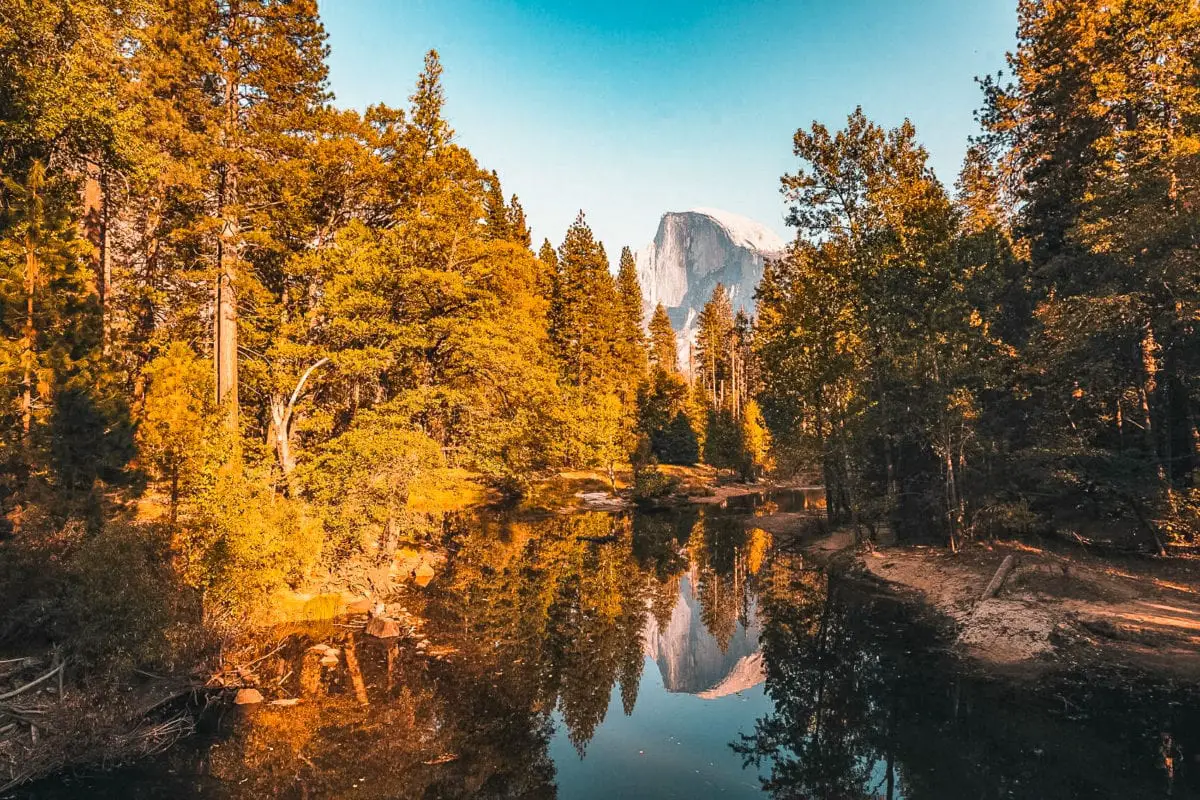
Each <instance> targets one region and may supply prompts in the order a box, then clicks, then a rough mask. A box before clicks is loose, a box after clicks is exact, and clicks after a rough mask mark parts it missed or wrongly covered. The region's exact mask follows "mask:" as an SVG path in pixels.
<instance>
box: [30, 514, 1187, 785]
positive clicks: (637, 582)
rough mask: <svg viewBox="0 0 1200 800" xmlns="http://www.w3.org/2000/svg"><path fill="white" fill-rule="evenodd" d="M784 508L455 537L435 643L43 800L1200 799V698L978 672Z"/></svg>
mask: <svg viewBox="0 0 1200 800" xmlns="http://www.w3.org/2000/svg"><path fill="white" fill-rule="evenodd" d="M763 502H769V503H773V504H774V505H775V507H776V508H780V509H781V510H782V509H783V508H784V506H787V508H786V510H789V511H794V510H797V509H799V508H803V507H804V503H805V502H806V501H805V500H804V498H803V496H791V497H776V498H768V499H767V500H766V501H763V500H759V501H757V504H756V503H754V502H751V501H739V503H735V504H734V505H736V506H738V507H737V508H733V509H730V508H725V509H721V508H705V509H702V510H696V509H684V510H677V511H672V512H669V513H652V514H640V513H639V514H635V515H610V514H603V513H586V514H578V515H570V516H553V517H548V518H541V519H534V520H521V519H511V518H503V517H486V516H485V517H481V518H473V517H458V518H455V519H452V520H448V521H447V524H446V525H445V526H443V533H442V536H443V541H441V542H440V543H439V544H440V545H441V546H443V547H444V548H445V549H446V550H447V551H448V559H447V561H446V564H445V566H444V568H443V570H442V572H441V573H440V574H439V576H438V577H437V579H436V580H434V581H433V582H432V583H431V584H430V585H429V586H428V587H426V588H425V589H415V590H413V591H412V593H411V594H409V595H406V596H405V597H403V598H401V599H402V601H403V603H404V604H405V605H406V607H408V608H409V609H410V610H411V611H413V612H414V613H415V614H416V615H417V616H418V617H419V618H420V619H423V620H424V624H423V632H424V634H425V636H427V638H428V642H427V644H425V645H421V646H419V647H418V646H416V645H414V644H413V643H411V642H410V641H402V642H399V643H397V642H395V641H390V642H387V641H380V640H377V639H372V638H370V637H365V636H362V635H359V634H357V633H355V632H353V631H352V630H351V629H348V628H344V627H329V628H326V629H324V630H312V631H307V632H305V633H304V634H301V635H295V634H293V635H292V636H291V638H290V639H288V640H287V642H286V644H285V646H284V647H283V649H281V650H280V651H279V652H278V653H276V654H274V655H272V656H271V657H270V658H268V659H266V660H264V661H263V662H262V663H261V664H259V665H258V666H256V670H257V671H258V675H259V678H260V680H261V681H262V682H263V683H265V684H267V685H278V686H280V687H282V689H283V691H284V692H285V693H286V694H288V695H289V696H293V697H298V698H300V702H299V704H297V705H295V706H292V707H271V706H263V707H258V708H251V709H248V710H243V711H234V710H226V711H225V712H223V713H221V714H216V713H214V714H210V715H209V717H208V728H209V729H208V732H207V734H206V735H204V736H201V737H197V738H196V739H194V740H192V741H190V742H188V743H187V744H185V745H183V746H181V747H179V748H177V749H176V750H174V751H172V752H170V753H168V754H167V755H165V756H164V757H162V758H161V759H159V760H157V761H154V762H150V763H147V764H143V765H139V766H138V767H136V768H134V769H131V770H126V771H123V772H120V773H114V774H110V775H107V776H100V777H89V778H78V779H69V780H68V779H62V778H60V779H57V780H56V781H51V782H47V783H43V784H42V785H40V786H38V787H34V788H33V789H31V790H30V791H29V792H28V793H27V796H29V797H39V798H56V799H57V798H65V797H81V796H87V797H98V798H105V797H109V798H118V797H119V798H121V799H122V800H130V799H131V798H157V797H163V798H167V797H170V798H259V797H273V798H275V797H278V798H293V797H294V798H316V797H338V798H340V797H364V798H385V797H386V798H435V797H530V798H541V797H546V798H549V797H556V796H557V797H564V798H565V797H604V798H612V797H689V798H690V797H708V796H717V795H719V796H723V797H762V796H763V793H764V792H766V793H767V794H768V795H772V796H776V797H798V798H847V799H849V798H863V799H864V800H865V799H866V798H880V797H890V798H901V797H903V798H913V799H916V798H932V799H935V800H950V798H960V797H970V798H982V799H984V800H991V798H996V800H999V798H1009V797H1022V798H1023V797H1030V798H1054V799H1056V798H1064V799H1065V798H1075V797H1165V796H1168V794H1167V793H1168V791H1169V792H1171V793H1172V794H1173V796H1175V797H1192V796H1195V794H1194V792H1195V787H1196V785H1197V783H1196V780H1195V777H1194V776H1193V775H1192V773H1193V772H1196V771H1200V761H1197V760H1196V756H1197V755H1200V737H1198V736H1197V732H1198V731H1200V720H1198V719H1197V712H1196V711H1195V710H1194V709H1197V708H1198V706H1197V705H1196V703H1195V702H1194V699H1193V698H1192V696H1191V694H1190V693H1185V692H1179V691H1176V692H1169V691H1167V690H1165V689H1161V688H1158V687H1156V686H1154V685H1153V684H1149V683H1145V682H1140V681H1133V682H1128V684H1129V685H1128V687H1127V688H1120V689H1105V688H1103V687H1104V685H1105V683H1104V682H1080V681H1072V680H1070V679H1069V678H1067V677H1064V678H1060V679H1056V680H1054V681H1044V682H1043V683H1042V684H1039V685H1037V686H1034V687H1031V688H1029V687H1026V688H1022V687H1020V686H1017V685H1014V684H1010V683H1005V682H1000V681H988V680H984V679H981V678H972V677H969V676H967V675H964V674H963V673H962V671H961V670H960V669H959V668H958V667H957V665H955V664H954V663H953V662H952V661H951V660H950V659H949V658H948V657H947V656H946V655H945V653H944V648H943V639H942V637H941V634H940V633H939V630H938V629H937V628H936V627H934V626H931V625H929V624H926V623H923V622H921V621H920V620H918V619H914V616H913V613H912V611H911V609H909V608H908V607H906V606H904V605H902V604H900V603H898V602H896V601H895V600H893V599H891V598H888V597H885V596H882V595H880V594H879V593H878V592H875V591H872V590H871V589H870V588H869V587H864V586H862V585H861V584H858V583H856V582H855V581H853V580H850V579H848V578H844V577H837V576H834V577H830V576H829V575H827V574H826V573H824V572H822V571H819V570H814V569H811V568H810V565H809V564H806V563H805V562H804V560H803V559H802V558H801V557H799V556H798V555H795V554H794V553H790V552H786V551H783V552H781V551H780V548H778V547H776V546H775V545H774V544H773V542H772V540H771V537H770V536H769V535H768V534H766V533H764V532H763V531H761V530H759V529H756V528H755V527H754V517H753V514H754V512H755V509H756V508H761V504H762V503H763ZM612 536H615V539H610V538H608V537H612ZM596 539H601V540H602V541H603V543H598V542H596V541H595V540H596ZM316 643H324V644H327V645H329V646H331V647H333V648H336V649H337V650H338V659H337V662H338V663H337V666H336V667H325V666H322V665H321V663H320V661H321V654H319V653H316V652H314V651H313V650H312V649H311V646H312V645H313V644H316ZM274 644H275V642H274V641H271V642H269V643H267V646H266V647H264V652H266V651H268V650H270V649H271V647H272V646H274ZM1164 734H1166V738H1164ZM1164 742H1166V743H1167V744H1164ZM1164 753H1167V754H1168V755H1167V756H1166V757H1168V758H1170V759H1171V762H1170V765H1171V772H1172V775H1173V777H1171V778H1170V779H1169V777H1168V770H1167V769H1166V768H1165V767H1164Z"/></svg>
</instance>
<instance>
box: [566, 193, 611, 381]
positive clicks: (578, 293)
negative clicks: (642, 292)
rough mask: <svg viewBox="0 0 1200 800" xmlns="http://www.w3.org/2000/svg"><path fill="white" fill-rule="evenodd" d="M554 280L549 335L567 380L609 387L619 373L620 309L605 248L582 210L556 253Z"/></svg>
mask: <svg viewBox="0 0 1200 800" xmlns="http://www.w3.org/2000/svg"><path fill="white" fill-rule="evenodd" d="M558 264H559V280H558V285H557V288H556V291H555V296H554V299H553V300H552V302H551V323H552V325H553V326H554V327H552V328H551V331H550V335H551V338H552V340H553V341H554V342H555V344H556V346H557V348H558V352H559V358H560V360H561V362H562V366H563V369H564V374H565V377H566V378H567V381H568V382H569V383H571V384H572V385H575V386H593V385H600V386H611V385H614V382H615V379H616V376H617V370H618V345H619V321H620V319H621V314H620V306H619V300H618V295H617V289H616V284H615V283H614V281H613V278H612V273H610V272H609V269H608V257H607V256H606V255H605V253H604V246H603V245H602V244H600V243H599V242H597V241H596V240H595V238H594V237H593V236H592V230H591V228H589V227H588V224H587V221H586V219H585V218H584V215H583V212H582V211H581V212H579V215H578V216H577V217H576V218H575V222H574V223H572V225H571V227H570V228H569V229H568V230H567V235H566V238H565V239H564V240H563V243H562V245H561V246H560V247H559V249H558Z"/></svg>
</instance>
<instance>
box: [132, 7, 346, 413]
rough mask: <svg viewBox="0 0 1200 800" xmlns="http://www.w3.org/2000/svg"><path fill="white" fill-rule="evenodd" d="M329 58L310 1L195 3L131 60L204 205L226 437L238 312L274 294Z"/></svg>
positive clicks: (166, 145) (165, 17) (162, 25)
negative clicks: (285, 197) (286, 198)
mask: <svg viewBox="0 0 1200 800" xmlns="http://www.w3.org/2000/svg"><path fill="white" fill-rule="evenodd" d="M326 53H327V48H326V46H325V32H324V30H323V28H322V27H321V23H320V20H319V18H318V15H317V7H316V3H315V0H293V1H292V2H283V0H188V2H182V3H179V4H177V5H171V6H168V7H165V8H164V13H163V14H162V15H161V16H157V17H154V18H152V23H151V25H150V26H149V27H148V29H147V31H146V32H145V34H144V41H143V47H142V48H141V49H140V50H139V51H138V52H137V55H136V58H137V60H138V68H139V69H140V70H141V71H142V72H143V73H144V74H146V75H147V76H149V77H150V79H149V80H147V81H146V82H145V88H144V91H145V92H146V93H147V97H146V100H147V102H148V104H149V106H150V111H149V113H150V114H151V117H152V119H154V120H155V121H156V122H158V121H162V122H163V124H162V125H161V126H159V127H157V128H156V129H155V134H154V136H155V137H156V139H157V141H158V143H159V146H160V147H161V148H162V149H163V150H166V151H168V152H171V151H172V150H174V152H171V155H172V156H173V157H174V158H176V159H178V160H180V161H182V162H183V163H184V165H186V168H187V169H189V170H191V172H192V174H193V176H194V181H196V182H197V183H198V185H199V187H200V191H201V193H202V194H201V197H198V198H196V199H197V200H198V201H201V202H203V208H204V210H205V215H204V217H203V218H201V219H198V220H196V222H195V224H196V228H197V230H196V231H195V236H196V239H197V243H198V244H200V245H201V246H202V247H204V249H205V250H206V251H207V253H208V254H211V258H212V261H213V263H214V267H215V269H214V271H213V278H212V284H213V286H214V290H213V294H214V298H215V301H214V303H213V315H214V316H213V354H214V356H213V357H214V362H215V366H216V379H217V380H216V387H217V390H216V395H217V399H218V403H219V404H220V405H221V407H222V408H223V409H224V410H225V413H226V421H227V425H228V426H229V427H230V428H231V429H236V428H237V425H238V411H239V402H238V360H239V356H238V350H239V347H240V345H239V338H238V337H239V334H238V328H239V322H238V316H239V307H250V308H253V306H254V305H256V304H257V302H256V298H255V294H256V293H257V292H258V291H259V290H260V289H262V290H266V291H268V292H269V291H270V290H271V288H272V284H273V283H275V281H274V280H273V278H274V277H275V275H277V273H278V270H277V259H278V251H279V250H280V249H286V248H287V242H286V240H285V238H284V237H286V236H287V235H288V233H289V232H290V230H291V229H290V228H289V227H288V226H289V225H290V226H294V225H295V223H296V222H297V220H295V219H286V218H287V217H288V212H290V211H292V210H293V209H292V208H290V207H288V204H281V203H280V197H281V193H286V192H282V191H281V190H283V188H284V187H288V188H289V189H291V188H293V186H289V184H293V183H294V181H295V180H296V179H297V178H296V176H297V174H302V173H303V172H304V170H305V168H306V164H307V161H306V159H304V158H303V156H304V154H305V151H306V149H307V148H306V145H307V143H308V142H309V141H310V139H311V136H310V135H308V134H309V132H311V131H312V130H313V128H314V126H315V124H316V117H315V113H316V112H317V111H318V110H319V109H321V108H322V107H323V106H324V104H325V103H326V102H327V101H328V92H327V90H326V87H325V80H326V75H327V68H326V65H325V57H326ZM176 148H178V149H176ZM193 185H196V184H193ZM209 231H214V232H215V233H209ZM248 232H253V238H254V240H255V242H254V243H255V247H254V248H253V251H252V252H249V251H247V248H246V238H247V234H248ZM239 292H241V293H242V295H243V296H242V298H241V299H239ZM257 339H258V336H257V335H255V336H254V337H253V338H252V339H251V342H250V343H251V344H253V345H256V344H259V342H258V341H256V340H257Z"/></svg>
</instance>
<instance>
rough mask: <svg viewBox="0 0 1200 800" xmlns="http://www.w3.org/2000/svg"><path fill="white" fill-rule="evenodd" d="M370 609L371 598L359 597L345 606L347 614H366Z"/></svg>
mask: <svg viewBox="0 0 1200 800" xmlns="http://www.w3.org/2000/svg"><path fill="white" fill-rule="evenodd" d="M371 608H372V603H371V598H369V597H360V598H359V599H357V600H354V601H352V602H350V603H348V604H346V612H347V613H348V614H367V613H370V611H371Z"/></svg>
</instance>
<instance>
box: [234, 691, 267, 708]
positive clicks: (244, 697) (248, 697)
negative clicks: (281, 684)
mask: <svg viewBox="0 0 1200 800" xmlns="http://www.w3.org/2000/svg"><path fill="white" fill-rule="evenodd" d="M262 701H263V696H262V692H260V691H259V690H258V689H238V692H237V695H236V696H235V697H234V698H233V702H234V704H235V705H239V706H252V705H255V704H256V703H261V702H262Z"/></svg>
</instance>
